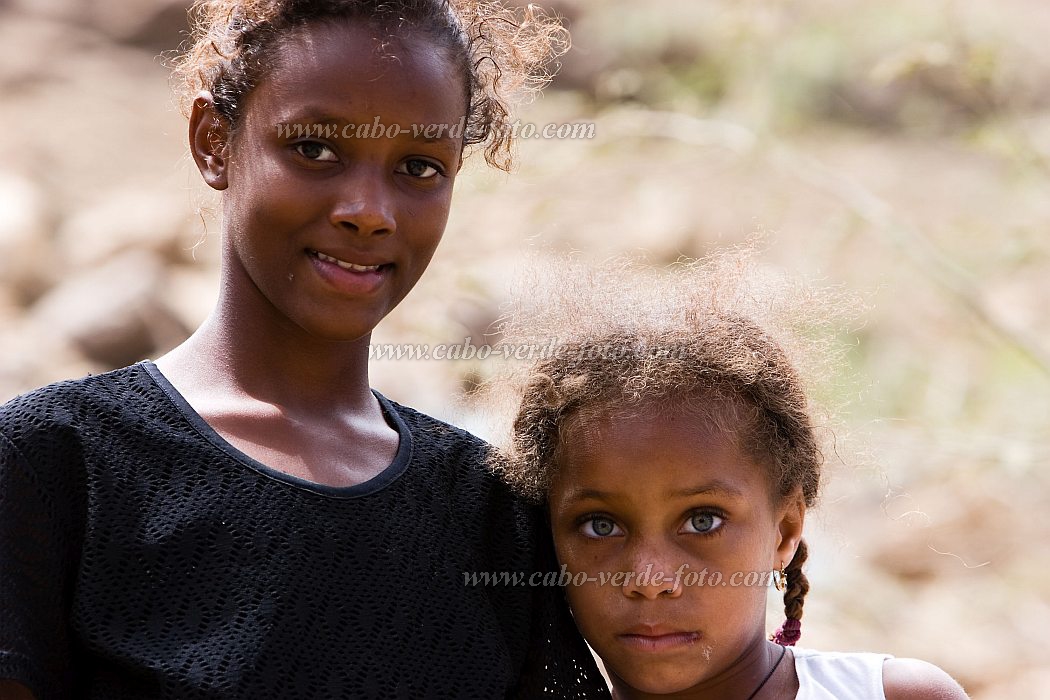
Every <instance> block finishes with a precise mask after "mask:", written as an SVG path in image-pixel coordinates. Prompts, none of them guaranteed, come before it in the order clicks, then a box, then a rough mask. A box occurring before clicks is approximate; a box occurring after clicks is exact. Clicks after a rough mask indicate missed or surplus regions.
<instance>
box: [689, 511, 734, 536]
mask: <svg viewBox="0 0 1050 700" xmlns="http://www.w3.org/2000/svg"><path fill="white" fill-rule="evenodd" d="M723 522H725V520H724V519H723V518H722V516H720V515H718V514H717V513H712V512H710V511H706V510H698V511H696V512H695V513H693V514H692V515H690V516H689V519H688V520H686V521H685V531H686V532H691V533H699V534H701V535H705V534H708V533H710V532H714V531H715V530H717V529H718V528H720V527H722V523H723Z"/></svg>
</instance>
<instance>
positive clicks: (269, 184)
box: [191, 22, 466, 340]
mask: <svg viewBox="0 0 1050 700" xmlns="http://www.w3.org/2000/svg"><path fill="white" fill-rule="evenodd" d="M206 98H207V96H204V102H205V103H206V102H207V99H206ZM200 102H201V100H198V103H200ZM199 111H202V108H201V107H200V106H196V107H195V116H197V113H198V112H199ZM203 111H204V112H206V111H207V109H203ZM465 113H466V101H465V97H464V85H463V83H462V78H461V77H460V76H459V75H458V74H457V73H456V72H455V71H453V69H452V66H451V65H450V63H449V61H448V60H447V58H446V57H445V52H443V51H438V50H436V49H435V47H434V46H433V45H432V44H431V42H430V41H429V40H428V39H425V38H422V37H419V36H416V35H411V34H410V35H407V36H402V37H398V38H395V39H393V40H386V39H385V38H384V37H378V38H377V35H376V32H375V30H374V29H372V28H370V27H369V26H367V25H365V24H361V23H353V22H331V23H318V24H314V25H310V26H307V27H306V28H305V29H303V30H302V31H300V32H298V33H297V34H295V35H294V36H292V37H291V38H290V39H289V40H288V41H287V42H286V43H285V44H284V45H283V46H282V48H281V50H280V52H279V54H278V57H277V61H276V62H275V67H274V69H273V70H272V71H271V72H270V73H269V74H268V75H267V76H266V77H265V78H264V79H263V80H262V81H261V82H260V84H259V85H258V86H257V87H256V88H255V89H254V90H252V91H251V92H250V93H249V94H248V96H247V98H246V100H245V104H244V108H243V109H242V116H241V117H240V121H239V122H238V124H237V128H236V131H235V132H234V134H232V138H231V135H230V134H229V133H221V132H222V129H223V128H224V127H223V125H222V123H221V122H222V120H216V119H212V120H211V121H209V120H208V119H207V117H208V115H207V114H205V115H204V117H205V118H201V119H196V120H191V140H192V141H193V145H194V146H195V148H194V150H195V156H197V162H198V165H199V166H201V170H202V173H203V174H204V176H205V179H206V180H207V181H208V183H209V184H210V185H211V186H212V187H215V188H216V189H220V190H224V202H223V216H224V263H223V264H224V273H225V277H224V285H225V286H226V290H225V291H227V292H228V293H232V294H233V296H234V297H235V299H236V300H237V302H236V303H240V304H242V303H252V302H253V301H254V302H256V303H258V304H259V305H260V308H264V309H267V310H268V313H269V314H270V315H271V317H272V318H273V319H275V320H276V321H277V322H278V323H279V324H281V325H284V326H286V327H288V328H292V327H294V326H297V327H299V328H300V329H302V330H305V331H306V332H307V333H309V334H311V335H314V336H318V337H321V338H324V339H328V340H353V339H357V338H360V337H362V336H365V335H367V334H368V333H369V332H370V331H371V330H372V328H373V327H374V326H375V325H376V324H377V323H378V322H379V321H380V319H382V318H383V317H384V316H385V315H386V314H387V313H388V312H389V311H390V310H391V309H393V308H394V307H395V306H396V305H397V304H398V303H399V302H400V301H401V300H402V299H403V298H404V297H405V295H406V294H408V292H409V290H410V289H411V288H412V287H413V286H414V285H415V284H416V282H417V281H418V280H419V278H420V276H421V275H422V274H423V271H424V270H425V269H426V267H427V264H428V263H429V262H430V259H431V256H432V255H433V254H434V251H435V249H436V247H437V245H438V242H439V241H440V240H441V236H442V233H443V232H444V230H445V223H446V220H447V218H448V212H449V204H450V201H451V197H452V186H453V182H454V180H455V176H456V172H457V170H458V169H459V166H460V156H461V153H462V150H463V143H462V137H461V135H460V133H458V132H456V131H453V130H451V127H452V126H454V125H456V124H459V122H460V120H461V119H462V118H463V117H464V116H465ZM211 116H212V117H214V113H212V114H211ZM194 124H196V125H197V130H196V131H197V135H198V137H197V138H194V130H193V125H194ZM210 124H215V125H217V126H216V127H215V129H216V130H218V133H214V134H208V133H207V130H208V127H209V125H210ZM201 125H203V128H202V126H201ZM431 125H433V126H431ZM365 126H367V127H374V128H371V129H370V131H369V132H368V134H367V135H363V134H364V133H365V132H363V131H362V130H361V129H360V128H359V127H365ZM428 126H431V128H430V129H429V130H428V129H427V127H428ZM442 126H444V128H442ZM380 127H381V133H380ZM216 136H217V137H218V138H215V137H216ZM204 137H207V138H204ZM208 138H210V139H211V141H210V142H209V141H208V140H207V139H208ZM210 143H225V144H227V146H226V148H225V150H221V151H216V150H215V149H213V150H212V151H211V152H209V144H210Z"/></svg>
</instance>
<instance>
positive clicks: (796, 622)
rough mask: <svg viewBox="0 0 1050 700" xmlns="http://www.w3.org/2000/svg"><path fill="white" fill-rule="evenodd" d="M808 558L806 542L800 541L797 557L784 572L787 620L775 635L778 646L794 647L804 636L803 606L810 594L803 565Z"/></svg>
mask: <svg viewBox="0 0 1050 700" xmlns="http://www.w3.org/2000/svg"><path fill="white" fill-rule="evenodd" d="M808 556H809V552H808V550H807V548H806V541H805V540H799V543H798V548H797V549H796V550H795V556H793V557H791V563H790V564H788V565H787V568H786V569H785V570H784V573H785V578H786V579H787V587H786V589H785V590H784V615H785V616H786V617H787V619H786V620H785V621H784V624H783V625H781V626H780V629H778V630H777V631H776V632H775V633H774V634H773V637H772V639H773V641H774V642H776V643H777V644H783V645H784V646H794V645H795V642H797V641H798V640H799V638H800V637H801V636H802V606H803V604H804V603H805V602H806V594H807V593H809V580H808V579H807V578H806V575H805V574H804V573H802V565H803V564H805V563H806V558H807V557H808Z"/></svg>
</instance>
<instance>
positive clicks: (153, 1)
mask: <svg viewBox="0 0 1050 700" xmlns="http://www.w3.org/2000/svg"><path fill="white" fill-rule="evenodd" d="M554 6H555V8H556V9H557V11H558V12H560V13H561V14H562V15H563V16H565V17H566V19H567V22H568V23H569V25H570V27H571V29H572V31H573V37H574V48H573V50H572V52H570V53H569V54H568V55H567V56H566V58H565V60H564V66H563V69H562V71H561V73H560V75H559V77H558V78H557V79H556V81H555V83H554V85H553V86H552V88H550V89H549V90H548V91H547V92H546V93H545V94H544V96H543V97H542V98H541V99H539V100H537V101H536V102H534V103H533V104H531V105H528V106H527V107H526V108H525V109H524V111H523V113H522V118H523V120H524V121H527V122H530V123H534V124H538V125H543V124H561V123H566V122H579V123H588V124H593V125H594V136H593V138H588V139H557V140H543V139H532V140H526V141H523V142H522V143H521V145H520V149H519V154H518V155H519V167H518V169H517V171H516V172H515V173H513V174H511V175H509V176H506V175H503V174H501V173H495V172H493V171H490V170H487V169H486V168H485V167H484V164H483V162H482V161H481V159H480V158H475V159H474V160H473V161H472V162H471V163H469V164H468V166H467V167H466V168H465V171H464V173H463V174H462V175H461V177H460V179H459V181H458V182H457V185H456V187H457V192H456V197H455V202H454V205H453V213H452V217H451V219H450V222H449V226H448V230H447V233H446V237H445V240H444V242H443V243H442V248H441V249H440V250H439V252H438V255H437V257H436V258H435V260H434V263H433V265H432V267H431V269H430V270H429V271H428V272H427V274H426V276H425V277H424V279H423V281H422V282H421V284H420V286H419V288H418V289H417V290H415V291H414V292H413V293H412V294H411V295H410V296H409V298H408V299H407V300H406V302H405V303H404V304H403V305H402V306H401V307H400V308H399V309H397V310H396V311H395V313H394V314H393V315H392V316H391V317H390V318H389V319H388V320H387V321H385V322H384V324H383V325H382V326H381V328H380V329H379V331H377V333H376V337H375V341H376V342H395V343H456V342H461V341H462V340H463V339H464V338H465V337H468V336H469V337H471V338H472V339H473V341H474V342H475V343H482V342H485V338H486V333H487V332H489V331H490V329H491V324H492V323H493V322H494V321H495V320H496V319H497V318H498V317H499V314H500V305H501V304H502V303H503V302H504V301H505V300H506V295H507V293H508V287H507V280H508V279H510V278H511V277H513V273H514V271H515V270H516V269H517V268H518V267H519V266H520V263H521V260H522V259H523V258H524V257H525V256H526V255H527V254H529V253H530V251H536V250H546V251H569V250H571V251H576V252H577V253H578V255H579V256H580V257H581V258H583V259H585V260H595V261H599V260H603V259H606V258H608V257H609V256H612V255H615V254H619V253H631V254H635V255H642V256H645V257H646V259H648V260H649V261H650V262H652V263H654V264H667V263H670V262H673V261H675V260H677V259H679V258H680V257H682V256H686V257H696V256H702V255H704V254H705V253H707V252H710V251H715V250H720V249H724V248H726V247H728V246H732V245H736V244H739V243H742V242H745V241H748V240H753V239H754V237H755V234H756V232H757V233H761V235H762V240H763V241H764V243H763V244H762V245H763V247H762V252H761V253H760V255H759V259H760V262H761V264H762V265H763V266H766V267H768V268H769V269H771V270H786V271H790V272H791V273H792V274H800V275H804V276H806V277H809V278H812V279H817V280H819V281H820V283H821V284H827V285H839V286H841V288H842V289H844V290H847V291H848V292H850V293H852V294H855V295H858V296H859V297H860V298H862V299H863V301H864V303H865V306H866V308H865V310H864V311H863V312H862V313H861V315H860V317H859V319H858V320H857V321H856V322H854V323H851V324H850V325H848V326H843V327H841V328H839V329H838V330H837V331H836V337H835V342H836V344H837V345H836V347H838V348H839V350H841V353H842V356H843V359H842V361H841V362H838V363H837V364H836V365H835V371H834V372H833V373H831V374H829V375H827V376H825V377H823V379H822V380H821V381H820V382H819V383H818V385H817V386H816V387H815V389H814V391H815V392H816V393H815V395H816V396H818V398H820V399H821V401H822V402H823V403H824V404H825V405H828V406H831V407H832V408H833V409H834V415H835V418H836V420H837V421H838V422H839V423H840V424H841V425H842V428H841V431H840V437H841V439H842V443H841V448H842V449H841V459H838V460H833V462H834V473H833V474H832V475H831V479H830V480H829V483H828V486H827V490H826V493H825V496H824V498H823V501H822V506H821V508H820V510H819V511H817V512H816V513H815V514H814V515H813V517H812V518H811V520H810V523H809V527H810V528H811V532H810V534H809V540H810V543H811V544H810V549H811V552H812V554H811V564H810V568H809V571H810V580H811V582H812V586H813V589H812V592H811V593H810V596H809V599H808V601H807V604H806V618H805V621H806V624H805V636H804V640H803V641H804V643H805V645H806V646H812V647H816V648H827V649H841V650H872V651H884V652H888V653H892V654H895V655H899V656H916V657H920V658H924V659H927V660H929V661H932V662H934V663H937V664H939V665H941V666H942V667H944V668H945V669H946V670H948V671H949V672H950V673H952V674H953V675H954V676H955V677H957V678H958V679H960V681H961V682H963V684H964V685H965V687H966V688H967V690H968V691H969V692H970V693H971V694H972V696H973V697H975V698H985V699H988V700H1000V699H1001V700H1007V699H1009V700H1013V699H1015V698H1035V697H1042V696H1044V695H1045V693H1046V691H1045V690H1044V688H1045V687H1047V686H1050V660H1048V658H1047V656H1046V654H1045V653H1044V641H1045V639H1046V635H1047V630H1050V544H1048V543H1050V517H1048V516H1047V515H1046V514H1047V513H1048V512H1050V489H1048V481H1050V476H1048V474H1050V470H1048V469H1047V467H1048V466H1050V230H1048V227H1050V49H1048V48H1047V42H1046V39H1045V38H1046V37H1047V36H1050V4H1047V3H1045V2H1044V1H1043V0H1000V1H999V2H995V3H992V2H990V1H989V0H983V1H982V0H958V1H948V0H945V1H943V2H936V3H915V2H906V1H905V0H888V1H887V2H884V3H877V4H875V3H865V2H861V0H846V1H844V2H835V3H832V2H827V1H825V0H789V1H787V2H772V0H768V1H761V0H747V1H745V2H740V1H738V0H717V1H712V2H696V3H692V2H690V3H684V2H674V1H672V0H657V1H654V2H646V3H637V2H630V1H629V0H604V1H602V2H599V1H598V0H561V1H560V2H558V3H555V5H554ZM184 13H185V3H180V2H173V1H165V0H135V1H133V2H128V1H127V0H123V1H119V0H92V1H91V2H82V1H78V2H75V1H74V0H46V1H42V0H0V400H2V399H6V398H9V397H11V396H14V395H15V394H17V393H19V392H22V391H25V390H28V389H30V388H33V387H35V386H39V385H42V384H44V383H47V382H51V381H55V380H58V379H62V378H67V377H72V376H79V375H83V374H85V373H88V372H99V371H103V370H105V369H109V368H112V367H117V366H121V365H123V364H127V363H130V362H134V361H137V360H139V359H141V358H143V357H156V356H159V355H160V354H163V352H164V351H165V350H166V349H167V348H170V347H171V346H173V345H174V344H176V343H178V342H179V341H180V340H181V339H182V338H184V337H185V335H186V334H187V333H189V332H190V331H191V330H192V329H193V328H194V327H196V325H197V324H198V323H199V322H200V321H201V320H202V319H203V318H204V316H205V315H206V314H207V313H208V311H209V310H210V308H211V305H212V303H213V301H214V298H215V295H216V290H217V273H216V262H217V247H218V246H217V243H218V236H219V234H218V231H219V224H218V222H217V219H216V217H215V209H216V206H217V200H216V199H215V198H214V197H212V196H211V194H210V193H209V192H207V191H206V189H205V188H204V187H203V185H202V184H201V183H200V182H199V176H198V175H197V173H196V171H195V170H194V168H193V167H192V164H191V163H190V162H189V160H188V159H187V157H186V155H185V141H184V134H185V128H186V127H185V122H184V120H183V118H182V117H181V116H180V114H179V113H178V110H177V109H176V108H175V105H174V103H173V100H172V97H171V92H170V89H169V86H168V78H167V71H166V69H165V68H164V66H163V65H162V63H163V62H162V61H161V60H160V59H159V58H158V55H159V54H160V53H161V52H162V51H164V50H168V49H172V48H174V47H175V46H176V45H177V44H178V42H179V41H180V37H181V35H180V32H182V31H183V29H184V26H185V24H184ZM490 369H491V368H486V367H485V366H484V365H483V364H479V363H477V362H468V361H444V362H437V361H428V362H423V361H414V362H409V361H400V362H398V361H390V360H388V361H377V362H376V363H375V366H374V383H375V385H376V387H377V388H378V389H380V390H381V391H383V392H385V393H386V394H387V395H388V396H391V397H392V398H394V399H399V400H403V401H406V402H408V403H411V404H412V405H415V406H418V407H420V408H421V409H423V410H426V411H429V412H431V413H434V414H436V415H439V416H442V417H446V418H449V419H451V420H453V421H457V422H460V423H462V424H464V425H467V426H481V425H482V421H481V418H480V416H479V415H478V409H477V408H476V407H475V406H472V405H471V403H470V401H469V400H467V399H466V398H464V396H465V394H464V392H465V391H466V390H467V389H468V388H469V387H471V386H472V385H473V383H474V382H476V381H477V379H478V377H479V376H483V375H484V374H485V373H486V372H488V371H490ZM479 429H480V427H479ZM771 603H772V600H771ZM771 608H772V609H776V608H775V605H772V604H771ZM770 622H771V625H773V624H775V623H776V622H777V621H776V620H774V616H772V615H771V618H770Z"/></svg>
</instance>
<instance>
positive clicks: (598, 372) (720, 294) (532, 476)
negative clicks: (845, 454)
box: [489, 253, 830, 643]
mask: <svg viewBox="0 0 1050 700" xmlns="http://www.w3.org/2000/svg"><path fill="white" fill-rule="evenodd" d="M752 272H753V270H752V269H751V267H750V266H749V265H748V260H747V258H746V257H744V256H741V255H740V254H739V253H733V254H729V255H726V256H724V257H722V258H712V259H709V260H708V262H707V263H705V264H700V263H693V264H684V265H679V266H677V267H676V268H675V269H672V270H670V271H666V272H665V273H663V274H662V275H661V274H656V273H653V274H650V275H649V277H648V279H646V278H645V277H643V276H642V275H643V271H642V270H641V269H640V268H638V267H637V266H633V265H630V264H620V265H618V266H614V267H608V268H605V269H586V268H583V267H582V266H578V265H575V266H574V265H569V266H568V267H567V268H565V267H563V268H555V271H553V272H550V273H549V275H548V276H549V277H550V279H552V280H556V282H554V283H553V284H552V285H548V284H543V283H539V284H537V283H536V282H535V281H533V282H532V283H530V285H529V289H530V292H529V297H528V298H526V299H525V300H523V301H519V302H518V306H517V307H516V308H515V309H514V310H513V311H512V312H511V313H510V315H509V316H508V318H507V319H506V321H505V323H504V326H503V328H502V330H503V331H504V333H505V334H508V335H509V336H510V337H509V338H508V339H506V342H509V343H527V344H530V345H531V346H532V347H540V348H546V349H548V350H549V349H550V348H557V349H556V351H554V352H545V353H543V356H542V357H540V358H539V359H538V360H537V361H535V362H532V363H531V364H528V365H527V366H525V367H523V368H521V369H519V370H518V371H517V373H516V375H515V377H514V378H513V380H512V381H513V383H514V384H515V385H516V391H514V392H512V393H514V395H516V396H520V404H519V405H518V406H517V409H516V415H515V417H514V419H513V428H512V435H511V436H510V440H509V442H510V447H509V449H507V450H506V451H504V452H503V453H502V454H499V455H498V456H497V457H496V458H495V460H494V465H495V468H496V470H497V471H498V472H500V473H501V475H502V476H503V477H504V478H505V479H506V481H508V482H509V483H510V484H511V485H512V486H514V487H515V488H516V489H517V490H518V491H519V492H521V493H523V494H525V495H526V496H529V497H531V498H533V499H536V500H541V499H543V498H544V496H545V494H546V492H547V490H548V488H549V487H550V485H551V479H552V476H553V475H554V474H555V472H556V471H557V469H558V467H559V459H560V446H561V440H562V436H563V435H565V434H566V433H567V431H568V430H569V429H570V427H571V426H575V425H576V424H577V423H576V422H577V421H580V420H581V419H582V420H584V421H586V420H587V419H588V418H589V417H594V416H602V415H606V416H607V415H610V414H612V415H622V414H623V413H624V412H630V411H635V410H638V411H645V412H653V411H682V410H686V411H690V412H698V413H699V414H700V415H701V416H703V417H704V418H705V419H706V420H708V421H709V422H710V423H711V424H712V425H713V426H714V427H715V428H716V429H717V430H719V431H721V432H723V434H726V435H729V436H731V437H733V438H734V439H735V441H736V444H738V445H740V446H741V448H742V449H744V450H745V451H746V453H747V454H748V455H749V456H750V457H751V458H752V459H754V460H755V462H756V463H757V464H759V465H763V466H765V467H766V468H767V469H768V476H769V484H770V493H771V497H772V498H773V499H774V501H780V500H781V499H783V498H785V497H787V496H788V495H789V494H791V493H793V492H795V491H796V490H798V491H800V492H801V494H802V497H803V499H804V500H805V503H806V505H807V506H812V505H814V503H815V501H816V498H817V494H818V490H819V487H820V481H821V466H822V463H823V455H822V452H821V449H820V444H819V440H818V437H817V434H816V431H815V430H814V426H813V422H812V420H811V417H810V411H809V402H808V400H807V396H806V392H805V388H804V383H803V381H802V378H801V376H800V374H799V372H798V371H796V369H795V363H793V362H792V360H791V359H790V354H791V351H793V350H794V351H796V352H797V351H799V350H800V349H802V348H801V347H798V346H800V345H805V343H803V342H801V341H802V340H803V339H804V338H805V337H806V336H807V335H808V336H809V339H810V340H812V339H813V338H814V337H817V336H819V335H820V334H819V333H814V332H813V331H814V330H815V329H814V323H817V324H819V325H827V324H828V323H829V322H830V316H829V314H828V308H829V306H828V303H829V301H830V299H829V298H828V297H823V298H821V297H818V296H816V295H812V294H811V293H809V291H808V290H807V288H806V287H798V286H795V287H791V286H789V285H786V284H784V283H782V282H777V283H774V284H772V285H770V284H765V285H764V286H765V287H766V288H765V289H764V290H763V289H762V288H761V287H762V286H763V285H762V284H760V283H759V282H758V280H757V277H756V276H755V275H753V274H751V273H752ZM806 294H809V296H808V297H805V298H804V295H806ZM803 311H804V312H805V313H804V314H803V313H801V312H803ZM777 327H780V328H782V329H784V330H785V331H786V333H785V336H784V339H783V340H778V339H777V338H776V337H775V335H774V333H773V332H772V331H771V330H767V329H773V328H777ZM791 337H794V338H796V339H797V340H799V341H800V342H797V343H794V344H792V343H790V342H788V339H789V338H791ZM805 349H806V350H808V351H811V352H812V351H813V350H814V349H815V348H814V347H813V343H809V347H806V348H805ZM504 388H506V382H500V381H496V382H494V384H493V386H492V387H490V388H489V391H490V393H493V394H495V393H496V392H497V391H499V390H502V389H504ZM497 400H498V397H497ZM806 556H807V550H806V546H805V543H804V542H803V543H801V544H800V546H799V547H798V549H797V551H796V553H795V556H794V558H793V559H792V561H791V563H790V564H789V565H788V566H787V568H786V575H787V576H786V578H787V581H786V583H787V588H786V590H785V594H784V603H785V612H786V615H787V618H788V623H787V624H786V626H785V628H784V629H785V630H786V632H784V631H781V632H780V633H779V634H780V635H781V636H780V637H778V641H781V642H783V643H793V641H794V640H793V639H791V638H790V637H791V633H792V632H794V633H795V638H797V628H798V620H800V619H801V617H802V606H803V602H804V599H805V595H806V592H807V591H808V589H809V584H808V582H807V580H806V577H805V574H803V573H802V565H803V563H804V562H805V560H806ZM792 621H794V622H792Z"/></svg>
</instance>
